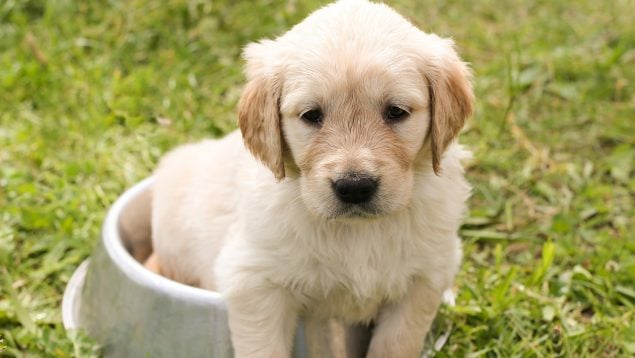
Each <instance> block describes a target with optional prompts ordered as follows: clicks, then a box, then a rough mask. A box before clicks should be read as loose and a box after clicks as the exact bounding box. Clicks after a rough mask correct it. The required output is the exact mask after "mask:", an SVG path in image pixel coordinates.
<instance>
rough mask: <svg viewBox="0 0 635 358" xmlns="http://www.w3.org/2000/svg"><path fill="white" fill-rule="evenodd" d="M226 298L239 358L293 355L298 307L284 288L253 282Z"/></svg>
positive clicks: (271, 357)
mask: <svg viewBox="0 0 635 358" xmlns="http://www.w3.org/2000/svg"><path fill="white" fill-rule="evenodd" d="M225 299H226V302H227V308H228V314H229V329H230V331H231V337H232V344H233V346H234V354H235V357H237V358H247V357H249V358H252V357H255V358H286V357H289V356H290V354H291V348H292V343H293V335H294V333H295V328H296V318H297V315H298V314H297V312H298V309H297V308H298V305H297V303H296V302H295V300H294V299H293V298H292V297H291V295H290V294H289V293H288V292H287V291H286V290H285V289H284V288H282V287H274V286H271V284H267V283H253V284H252V285H250V286H249V287H245V286H243V288H242V289H241V290H240V291H235V292H231V293H229V294H228V295H226V297H225Z"/></svg>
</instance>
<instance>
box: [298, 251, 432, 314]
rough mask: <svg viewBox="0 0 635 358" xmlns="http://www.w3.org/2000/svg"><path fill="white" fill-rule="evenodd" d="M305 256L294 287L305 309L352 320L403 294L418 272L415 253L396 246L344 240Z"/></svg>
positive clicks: (373, 311)
mask: <svg viewBox="0 0 635 358" xmlns="http://www.w3.org/2000/svg"><path fill="white" fill-rule="evenodd" d="M349 244H350V243H349ZM356 246H358V247H356ZM379 246H381V245H379ZM305 255H306V256H305V257H303V260H302V263H298V264H299V265H298V266H297V270H296V273H297V276H296V277H295V278H294V280H293V281H294V283H295V284H293V285H292V287H293V290H294V291H295V292H296V293H297V294H298V296H300V297H302V301H304V303H305V308H306V310H307V312H308V313H311V314H316V315H318V316H324V317H337V318H340V319H343V320H345V321H350V322H367V321H369V320H370V319H372V318H373V317H374V316H375V315H376V313H377V311H378V310H379V308H380V307H381V306H382V305H384V304H386V303H387V302H394V301H397V300H399V299H400V298H401V297H403V295H405V294H406V292H407V290H408V288H409V286H410V284H411V282H412V279H413V277H414V276H416V275H418V274H420V273H421V272H420V266H419V265H418V264H417V260H416V259H415V257H413V255H412V254H411V253H407V252H404V251H403V250H401V248H399V247H377V246H372V245H364V244H361V245H349V246H346V245H343V247H340V248H339V250H334V251H331V250H328V251H326V252H321V251H320V250H313V251H308V252H307V253H306V254H305ZM300 266H301V267H300Z"/></svg>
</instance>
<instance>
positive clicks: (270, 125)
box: [238, 41, 285, 180]
mask: <svg viewBox="0 0 635 358" xmlns="http://www.w3.org/2000/svg"><path fill="white" fill-rule="evenodd" d="M267 43H271V42H270V41H266V42H263V43H258V44H251V45H249V46H248V47H247V48H246V49H245V54H244V56H245V58H246V60H247V70H246V73H247V77H248V79H249V82H248V83H247V86H246V87H245V89H244V90H243V94H242V96H241V97H240V101H239V103H238V125H239V127H240V131H241V132H242V135H243V141H244V142H245V146H246V147H247V149H249V151H250V152H251V153H252V154H253V155H254V156H255V157H256V158H258V159H259V160H260V161H261V162H262V163H263V164H265V165H266V166H267V167H268V168H269V169H270V170H271V171H272V172H273V175H274V176H275V177H276V179H277V180H281V179H283V178H284V177H285V170H284V161H283V143H282V131H281V126H280V111H279V102H280V91H281V89H280V83H279V79H278V76H276V75H274V74H273V73H271V71H270V70H269V69H268V67H267V66H269V65H270V64H268V63H267V56H266V52H267Z"/></svg>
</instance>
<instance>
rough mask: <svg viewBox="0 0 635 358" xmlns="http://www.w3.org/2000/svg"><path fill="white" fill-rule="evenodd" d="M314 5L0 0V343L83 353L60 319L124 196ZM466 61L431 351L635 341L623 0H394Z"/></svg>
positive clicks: (532, 353) (629, 65)
mask: <svg viewBox="0 0 635 358" xmlns="http://www.w3.org/2000/svg"><path fill="white" fill-rule="evenodd" d="M322 3H323V2H321V1H313V0H311V1H287V2H284V1H277V0H268V1H266V0H258V1H238V2H233V1H229V0H218V1H203V0H173V1H158V0H157V1H151V0H130V1H124V0H121V1H120V0H111V1H72V0H58V1H54V0H50V1H45V0H41V1H36V0H34V1H26V0H4V1H0V356H54V357H69V356H82V357H83V356H91V355H96V354H98V350H97V347H96V346H95V345H94V343H93V342H91V341H90V339H89V338H87V337H86V336H84V335H83V334H81V333H79V334H78V333H72V334H68V333H66V332H65V331H64V329H63V327H62V324H61V314H60V302H61V296H62V292H63V289H64V287H65V284H66V283H67V282H68V280H69V278H70V276H71V274H72V272H73V270H74V269H75V267H76V266H77V265H79V264H80V263H81V262H82V261H83V260H84V259H86V258H87V257H88V256H89V255H90V253H91V250H92V248H93V247H94V246H95V244H96V242H97V240H98V237H99V230H100V225H101V221H102V219H103V217H104V215H105V212H106V210H107V208H108V207H109V205H110V204H111V203H112V202H113V201H114V200H115V198H116V197H117V196H118V195H119V194H120V193H122V191H123V190H124V189H125V188H127V187H129V186H130V185H132V184H133V183H135V182H136V181H138V180H140V179H142V178H144V177H146V176H148V175H149V174H150V173H151V171H152V168H153V167H154V166H155V164H156V162H157V160H158V158H159V157H160V156H161V155H162V154H163V153H165V152H166V151H167V150H169V149H170V148H172V147H173V146H175V145H177V144H179V143H184V142H188V141H194V140H197V139H200V138H204V137H217V136H220V135H222V134H224V133H227V132H229V131H231V130H233V129H234V128H235V127H236V124H235V122H236V120H235V119H236V111H235V107H236V101H237V99H238V97H239V95H240V91H241V88H242V85H243V84H244V78H243V76H242V73H241V66H242V62H241V59H240V50H241V48H242V46H244V45H245V44H247V43H248V42H250V41H254V40H257V39H259V38H262V37H265V36H268V37H271V36H275V35H278V34H281V33H282V32H284V31H285V29H288V28H289V27H290V26H291V25H293V24H295V23H296V22H298V21H300V20H301V19H302V18H303V17H304V16H306V15H307V14H308V13H309V12H310V11H311V10H313V9H315V8H317V7H318V6H319V5H320V4H322ZM389 3H391V4H392V5H393V6H394V7H395V8H397V9H398V10H399V11H400V12H401V13H403V14H405V15H407V16H408V17H409V18H411V19H412V21H413V22H415V23H416V24H417V25H419V26H420V27H421V28H422V29H424V30H426V31H430V32H435V33H438V34H440V35H442V36H446V37H452V38H454V40H455V41H456V43H457V46H458V49H459V51H460V53H461V55H462V56H463V58H464V59H466V60H467V61H469V62H471V63H472V67H473V69H474V72H475V91H476V96H477V110H476V114H475V115H474V117H473V118H472V119H471V120H470V123H469V124H468V126H467V127H466V129H465V131H464V133H463V135H462V142H463V143H465V144H466V145H468V146H469V147H470V148H472V149H473V150H474V152H475V157H474V160H473V161H472V162H471V163H470V164H469V168H468V177H469V180H470V181H471V182H472V184H473V186H474V194H473V197H472V199H471V202H470V207H471V210H470V213H469V217H468V218H467V219H466V221H465V225H464V226H463V228H462V236H463V238H464V247H465V261H464V264H463V266H462V270H461V272H460V274H459V277H458V279H457V283H456V288H457V292H458V297H457V304H456V306H455V307H444V308H443V309H442V312H441V314H440V316H439V318H438V319H437V326H438V327H440V328H445V329H450V330H451V334H450V336H449V339H448V341H447V343H446V344H445V345H444V346H443V348H442V349H441V351H440V352H437V353H436V356H438V357H457V356H458V357H460V356H466V355H470V356H472V357H478V356H486V357H495V356H500V357H512V356H518V357H543V356H548V357H551V356H565V357H586V356H594V357H596V356H599V357H622V356H632V355H634V354H635V229H634V225H635V219H634V218H635V209H634V206H633V201H634V196H635V195H634V193H635V175H634V163H635V90H634V86H635V21H633V14H634V13H635V4H634V3H633V2H632V1H628V0H615V1H598V0H580V1H565V0H553V1H522V0H507V1H498V0H475V1H472V0H447V1H427V2H421V1H415V0H395V1H389Z"/></svg>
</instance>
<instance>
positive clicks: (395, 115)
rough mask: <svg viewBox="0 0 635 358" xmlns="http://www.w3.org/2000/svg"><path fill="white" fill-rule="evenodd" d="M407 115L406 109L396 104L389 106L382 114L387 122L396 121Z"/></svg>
mask: <svg viewBox="0 0 635 358" xmlns="http://www.w3.org/2000/svg"><path fill="white" fill-rule="evenodd" d="M408 115H410V113H408V111H406V110H405V109H403V108H401V107H397V106H389V107H388V108H387V109H386V113H385V114H384V116H385V117H386V120H387V121H388V122H398V121H400V120H402V119H405V118H406V117H408Z"/></svg>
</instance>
